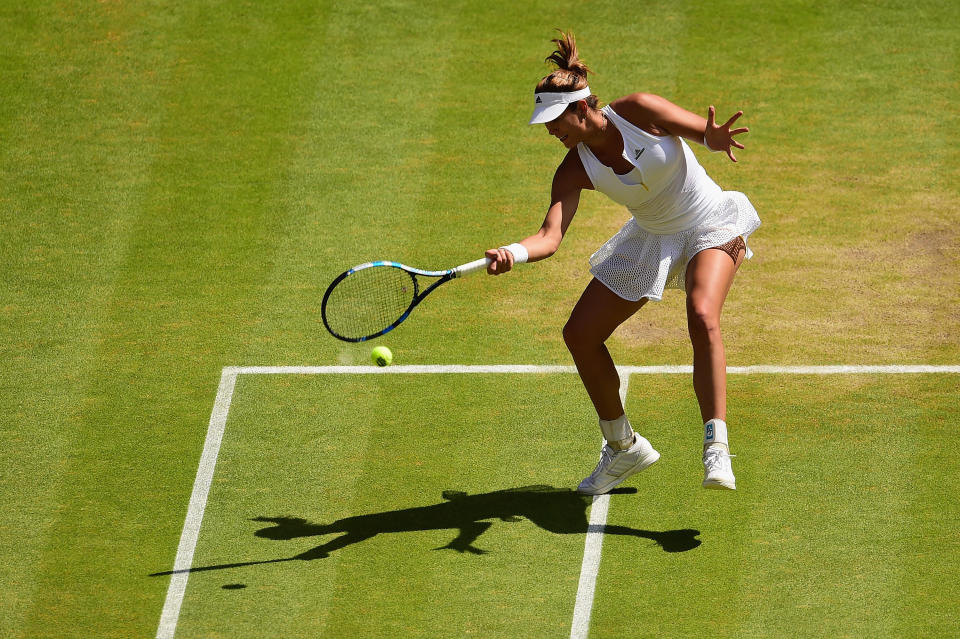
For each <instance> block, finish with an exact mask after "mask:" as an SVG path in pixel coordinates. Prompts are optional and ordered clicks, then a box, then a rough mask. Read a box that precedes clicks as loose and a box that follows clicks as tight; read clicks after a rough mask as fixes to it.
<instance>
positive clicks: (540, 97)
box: [530, 87, 590, 124]
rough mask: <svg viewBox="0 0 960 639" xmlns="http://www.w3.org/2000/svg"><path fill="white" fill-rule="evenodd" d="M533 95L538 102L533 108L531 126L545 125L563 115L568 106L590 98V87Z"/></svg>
mask: <svg viewBox="0 0 960 639" xmlns="http://www.w3.org/2000/svg"><path fill="white" fill-rule="evenodd" d="M533 95H534V98H535V99H536V102H535V103H534V106H533V115H531V116H530V124H544V123H546V122H550V121H551V120H556V119H557V118H559V117H560V116H561V115H563V111H564V109H566V108H567V105H568V104H570V103H572V102H577V101H579V100H585V99H587V98H589V97H590V87H586V88H584V89H580V90H579V91H567V92H564V93H534V94H533Z"/></svg>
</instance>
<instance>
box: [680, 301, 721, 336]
mask: <svg viewBox="0 0 960 639" xmlns="http://www.w3.org/2000/svg"><path fill="white" fill-rule="evenodd" d="M687 325H688V326H689V328H690V335H691V337H705V338H708V339H711V340H713V339H719V337H720V309H719V308H717V305H716V304H713V303H712V301H711V300H709V299H708V298H700V299H696V298H688V299H687Z"/></svg>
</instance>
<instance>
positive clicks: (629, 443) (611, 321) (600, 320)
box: [563, 279, 660, 495]
mask: <svg viewBox="0 0 960 639" xmlns="http://www.w3.org/2000/svg"><path fill="white" fill-rule="evenodd" d="M646 301H647V300H646V299H641V300H639V301H637V302H631V301H629V300H625V299H623V298H622V297H620V296H619V295H617V294H616V293H614V292H613V291H611V290H610V289H609V288H607V287H606V286H605V285H604V284H603V283H601V282H600V281H599V280H596V279H594V280H592V281H591V282H590V284H588V285H587V288H586V289H585V290H584V292H583V295H581V296H580V300H579V301H578V302H577V304H576V306H575V307H574V309H573V312H572V313H571V314H570V319H569V320H568V321H567V324H566V325H565V326H564V327H563V339H564V341H565V342H566V344H567V348H568V349H569V350H570V354H571V355H572V356H573V361H574V363H575V364H576V365H577V371H578V372H579V373H580V379H581V380H582V381H583V385H584V387H585V388H586V390H587V394H588V395H589V396H590V400H591V401H592V402H593V406H594V408H595V409H596V411H597V416H598V417H599V420H600V431H601V433H602V434H603V438H604V440H605V441H606V442H607V443H606V444H605V445H604V447H603V450H602V451H601V454H600V463H599V464H598V465H597V468H596V469H595V470H594V472H593V473H592V474H591V475H590V476H589V477H587V478H586V479H584V480H583V481H582V482H581V483H580V486H579V487H578V490H579V491H580V492H583V493H588V494H593V495H599V494H603V493H606V492H609V491H610V490H611V489H613V488H614V487H615V486H616V485H617V484H619V483H620V482H622V481H623V480H624V479H626V478H627V477H629V476H630V475H632V474H634V473H636V472H638V471H640V470H643V469H644V468H646V467H647V466H649V465H650V464H652V463H653V462H655V461H656V460H657V459H659V457H660V454H659V453H658V452H657V451H655V450H654V449H653V447H652V446H651V445H650V442H648V441H647V440H646V439H644V438H643V437H641V436H640V435H637V434H636V433H635V432H634V431H633V427H632V426H631V425H630V422H629V420H628V419H627V417H626V415H625V414H624V410H623V402H622V401H621V400H620V376H619V374H618V373H617V369H616V366H615V365H614V363H613V358H612V357H610V352H609V351H608V350H607V347H606V345H605V342H606V341H607V339H608V338H609V337H610V335H611V334H612V333H613V331H614V330H615V329H616V328H617V327H618V326H620V324H622V323H623V322H624V321H626V320H627V319H628V318H629V317H630V316H631V315H633V314H634V313H636V312H637V311H638V310H640V308H641V307H642V306H643V305H644V304H645V303H646Z"/></svg>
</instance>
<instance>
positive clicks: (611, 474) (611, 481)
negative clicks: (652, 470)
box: [577, 435, 660, 495]
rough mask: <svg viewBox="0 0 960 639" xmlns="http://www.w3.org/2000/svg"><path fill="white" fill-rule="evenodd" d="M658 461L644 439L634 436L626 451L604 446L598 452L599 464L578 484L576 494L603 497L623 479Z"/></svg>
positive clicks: (657, 456) (655, 454)
mask: <svg viewBox="0 0 960 639" xmlns="http://www.w3.org/2000/svg"><path fill="white" fill-rule="evenodd" d="M658 459H660V453H658V452H657V451H655V450H654V449H653V446H651V445H650V442H648V441H647V440H646V439H644V438H643V437H641V436H640V435H636V439H635V440H634V442H633V446H631V447H630V448H628V449H627V450H620V451H617V450H614V449H612V448H610V445H609V444H604V445H603V449H602V450H601V451H600V463H598V464H597V467H596V469H595V470H594V471H593V474H591V475H590V476H589V477H587V478H586V479H584V480H583V481H582V482H580V485H579V486H577V492H579V493H583V494H585V495H603V494H604V493H608V492H610V491H611V490H613V489H614V487H616V486H617V485H618V484H619V483H620V482H622V481H623V480H624V479H626V478H627V477H629V476H630V475H633V474H634V473H638V472H640V471H641V470H643V469H644V468H646V467H647V466H649V465H651V464H652V463H653V462H655V461H657V460H658Z"/></svg>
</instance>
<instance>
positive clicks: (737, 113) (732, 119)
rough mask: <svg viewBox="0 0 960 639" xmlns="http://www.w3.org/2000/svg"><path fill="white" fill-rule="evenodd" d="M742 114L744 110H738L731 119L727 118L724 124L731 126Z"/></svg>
mask: <svg viewBox="0 0 960 639" xmlns="http://www.w3.org/2000/svg"><path fill="white" fill-rule="evenodd" d="M710 108H711V109H712V108H713V107H710ZM741 115H743V111H737V112H736V113H734V114H733V115H732V116H730V119H729V120H727V123H726V124H724V125H723V126H725V127H727V128H730V125H731V124H733V123H734V122H736V121H737V120H739V119H740V116H741Z"/></svg>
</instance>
